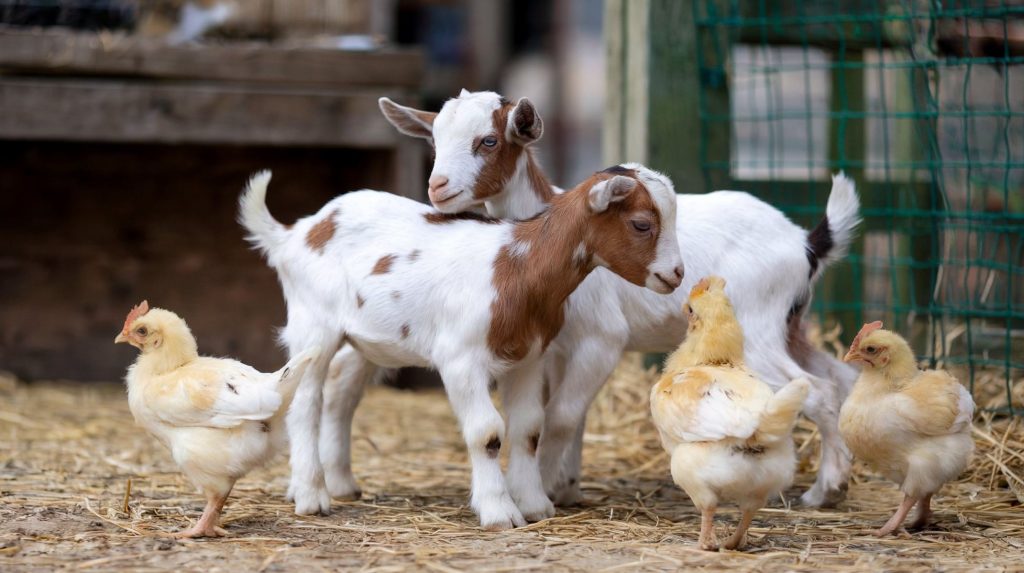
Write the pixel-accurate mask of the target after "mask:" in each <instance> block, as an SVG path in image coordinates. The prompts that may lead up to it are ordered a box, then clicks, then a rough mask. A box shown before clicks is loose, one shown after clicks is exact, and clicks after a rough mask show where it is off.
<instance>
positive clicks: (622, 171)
mask: <svg viewBox="0 0 1024 573" xmlns="http://www.w3.org/2000/svg"><path fill="white" fill-rule="evenodd" d="M601 173H611V174H613V175H630V176H632V175H633V174H634V173H633V170H632V169H626V168H625V167H623V166H621V165H612V166H611V167H607V168H605V169H602V170H601Z"/></svg>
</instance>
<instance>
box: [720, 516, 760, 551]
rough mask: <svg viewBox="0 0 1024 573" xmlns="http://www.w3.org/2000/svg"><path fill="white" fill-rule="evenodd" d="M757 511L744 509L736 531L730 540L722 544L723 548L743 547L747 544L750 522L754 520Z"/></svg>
mask: <svg viewBox="0 0 1024 573" xmlns="http://www.w3.org/2000/svg"><path fill="white" fill-rule="evenodd" d="M756 513H757V510H756V509H744V510H743V516H742V517H741V518H740V522H739V523H738V524H736V531H735V532H733V534H732V537H730V538H729V540H728V541H726V542H725V543H723V544H722V549H743V546H744V545H746V544H747V529H748V528H749V527H750V522H751V521H753V520H754V515H755V514H756Z"/></svg>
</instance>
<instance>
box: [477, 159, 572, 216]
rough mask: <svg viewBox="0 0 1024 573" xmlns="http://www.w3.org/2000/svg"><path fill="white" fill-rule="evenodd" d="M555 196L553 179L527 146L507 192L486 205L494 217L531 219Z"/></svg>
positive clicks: (546, 206)
mask: <svg viewBox="0 0 1024 573" xmlns="http://www.w3.org/2000/svg"><path fill="white" fill-rule="evenodd" d="M554 196H555V193H554V191H552V189H551V182H550V181H548V178H547V177H546V176H545V175H544V170H543V169H541V167H540V165H539V164H538V163H537V160H536V159H534V157H533V150H531V149H530V148H529V147H527V148H525V149H524V150H523V153H522V154H520V156H519V159H518V160H517V161H516V170H515V173H513V174H512V177H510V178H509V180H508V182H507V183H505V189H504V191H503V192H502V193H500V194H498V195H496V196H494V197H492V198H490V199H488V200H487V201H486V203H485V205H486V206H487V213H488V214H489V215H491V216H492V217H497V218H499V219H528V218H530V217H533V216H535V215H537V214H538V213H541V212H543V211H545V210H547V208H548V207H549V206H550V204H551V199H552V197H554Z"/></svg>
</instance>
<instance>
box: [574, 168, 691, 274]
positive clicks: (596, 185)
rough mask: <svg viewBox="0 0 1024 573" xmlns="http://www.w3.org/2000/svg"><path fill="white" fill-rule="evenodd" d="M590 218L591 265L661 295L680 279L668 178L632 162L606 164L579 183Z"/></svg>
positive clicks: (672, 190)
mask: <svg viewBox="0 0 1024 573" xmlns="http://www.w3.org/2000/svg"><path fill="white" fill-rule="evenodd" d="M581 187H586V188H587V191H586V193H587V206H588V207H589V209H590V211H591V213H592V217H593V221H592V223H591V225H590V226H589V232H588V237H587V239H586V249H587V251H588V254H589V256H590V260H591V261H592V263H593V264H596V265H600V266H603V267H607V268H608V269H609V270H611V271H612V272H614V273H615V274H617V275H619V276H621V277H622V278H624V279H626V280H628V281H629V282H631V283H633V284H636V285H640V286H646V287H647V288H649V289H651V290H653V291H655V292H659V293H662V294H668V293H670V292H672V291H674V290H675V289H676V288H677V287H678V286H679V285H680V283H682V280H683V261H682V258H681V256H680V254H679V242H678V240H677V239H676V193H675V188H674V187H673V186H672V182H671V181H669V179H668V177H665V176H664V175H662V174H661V173H658V172H656V171H653V170H651V169H648V168H646V167H644V166H643V165H640V164H637V163H627V164H625V165H616V166H614V167H609V168H608V169H605V170H604V171H601V172H598V173H595V174H594V175H593V176H591V177H590V178H589V179H587V180H586V181H584V182H583V183H582V184H581Z"/></svg>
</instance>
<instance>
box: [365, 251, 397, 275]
mask: <svg viewBox="0 0 1024 573" xmlns="http://www.w3.org/2000/svg"><path fill="white" fill-rule="evenodd" d="M397 258H398V255H384V256H383V257H381V258H379V259H377V264H375V265H373V270H372V271H370V274H371V275H383V274H387V273H389V272H391V264H392V263H394V262H395V259H397Z"/></svg>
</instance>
